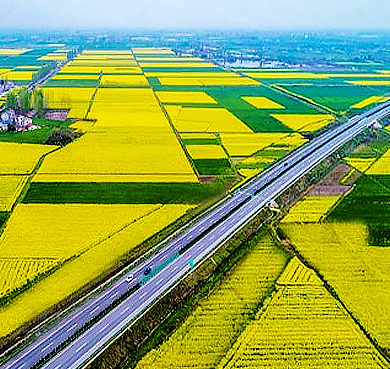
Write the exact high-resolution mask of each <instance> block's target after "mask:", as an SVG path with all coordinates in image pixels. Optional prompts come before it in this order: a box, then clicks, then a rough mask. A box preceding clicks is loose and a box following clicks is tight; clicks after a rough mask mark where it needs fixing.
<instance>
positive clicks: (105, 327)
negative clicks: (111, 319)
mask: <svg viewBox="0 0 390 369" xmlns="http://www.w3.org/2000/svg"><path fill="white" fill-rule="evenodd" d="M109 325H110V323H107V324H106V325H105V326H104V327H103V328H100V329H99V333H101V332H103V331H104V330H105V329H107V327H108V326H109Z"/></svg>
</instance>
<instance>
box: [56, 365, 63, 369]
mask: <svg viewBox="0 0 390 369" xmlns="http://www.w3.org/2000/svg"><path fill="white" fill-rule="evenodd" d="M61 365H62V364H58V365H57V366H56V367H55V368H54V369H58V368H61Z"/></svg>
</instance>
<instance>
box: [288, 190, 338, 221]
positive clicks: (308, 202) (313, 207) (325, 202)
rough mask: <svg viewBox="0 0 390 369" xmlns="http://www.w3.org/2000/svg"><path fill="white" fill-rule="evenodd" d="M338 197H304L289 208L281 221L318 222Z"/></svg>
mask: <svg viewBox="0 0 390 369" xmlns="http://www.w3.org/2000/svg"><path fill="white" fill-rule="evenodd" d="M339 198H340V197H339V196H322V197H318V196H307V197H304V198H303V199H302V200H300V201H299V202H298V203H296V204H295V205H294V206H293V207H292V208H291V209H290V210H289V212H288V214H287V216H285V217H284V218H283V220H282V223H318V222H319V221H320V220H321V219H322V218H323V217H324V216H325V215H326V214H327V213H328V212H329V210H330V209H331V208H332V207H333V206H334V205H335V204H336V203H337V201H338V200H339Z"/></svg>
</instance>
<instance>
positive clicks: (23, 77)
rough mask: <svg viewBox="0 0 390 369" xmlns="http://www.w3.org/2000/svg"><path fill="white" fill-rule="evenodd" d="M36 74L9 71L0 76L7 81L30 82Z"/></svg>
mask: <svg viewBox="0 0 390 369" xmlns="http://www.w3.org/2000/svg"><path fill="white" fill-rule="evenodd" d="M35 73H36V72H26V71H11V72H7V73H4V74H2V75H1V77H2V78H3V79H8V80H9V81H31V80H32V78H33V75H34V74H35Z"/></svg>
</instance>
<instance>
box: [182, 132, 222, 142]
mask: <svg viewBox="0 0 390 369" xmlns="http://www.w3.org/2000/svg"><path fill="white" fill-rule="evenodd" d="M180 137H181V138H182V139H183V140H188V139H204V138H205V139H209V140H214V139H215V138H216V136H215V133H181V134H180Z"/></svg>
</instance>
